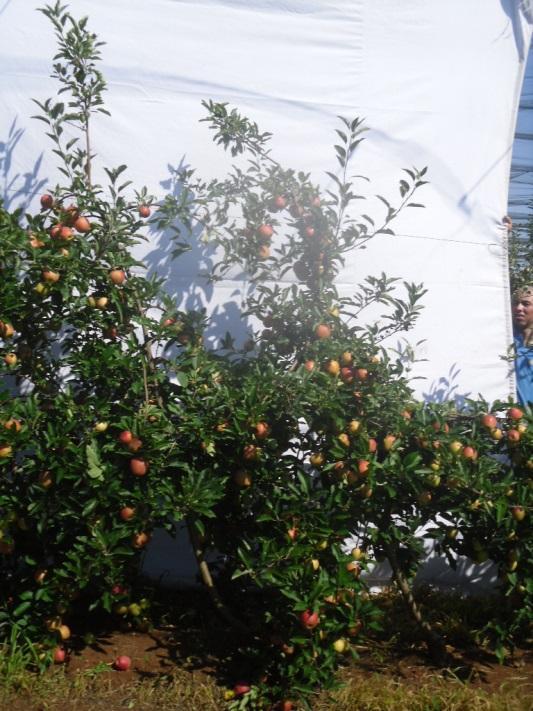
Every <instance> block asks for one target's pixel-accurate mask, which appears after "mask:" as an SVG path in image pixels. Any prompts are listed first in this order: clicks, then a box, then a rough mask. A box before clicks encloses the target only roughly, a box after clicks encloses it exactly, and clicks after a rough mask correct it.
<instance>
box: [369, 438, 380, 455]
mask: <svg viewBox="0 0 533 711" xmlns="http://www.w3.org/2000/svg"><path fill="white" fill-rule="evenodd" d="M377 448H378V443H377V442H376V440H375V439H373V438H372V437H371V438H370V439H369V440H368V451H369V452H370V453H371V454H373V453H374V452H376V451H377Z"/></svg>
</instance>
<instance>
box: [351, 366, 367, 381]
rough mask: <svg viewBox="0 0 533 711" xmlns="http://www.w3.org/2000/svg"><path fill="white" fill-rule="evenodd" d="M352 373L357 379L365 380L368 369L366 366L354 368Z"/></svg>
mask: <svg viewBox="0 0 533 711" xmlns="http://www.w3.org/2000/svg"><path fill="white" fill-rule="evenodd" d="M354 374H355V377H356V378H357V380H366V379H367V378H368V370H367V369H366V368H356V369H355V371H354Z"/></svg>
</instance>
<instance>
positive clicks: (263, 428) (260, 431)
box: [254, 422, 270, 439]
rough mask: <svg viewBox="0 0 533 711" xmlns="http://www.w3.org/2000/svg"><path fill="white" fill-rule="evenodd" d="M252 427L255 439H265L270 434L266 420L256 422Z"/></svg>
mask: <svg viewBox="0 0 533 711" xmlns="http://www.w3.org/2000/svg"><path fill="white" fill-rule="evenodd" d="M254 429H255V436H256V437H257V439H266V438H267V437H268V435H269V434H270V426H269V424H268V423H267V422H258V423H257V424H256V425H255V427H254Z"/></svg>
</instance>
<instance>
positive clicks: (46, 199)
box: [40, 194, 54, 210]
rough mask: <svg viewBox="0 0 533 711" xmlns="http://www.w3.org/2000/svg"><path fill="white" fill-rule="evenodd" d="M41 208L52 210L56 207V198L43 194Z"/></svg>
mask: <svg viewBox="0 0 533 711" xmlns="http://www.w3.org/2000/svg"><path fill="white" fill-rule="evenodd" d="M40 203H41V208H42V209H43V210H51V209H52V208H53V207H54V198H53V197H52V196H51V195H48V194H47V195H41V199H40Z"/></svg>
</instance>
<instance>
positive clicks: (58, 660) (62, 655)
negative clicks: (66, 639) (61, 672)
mask: <svg viewBox="0 0 533 711" xmlns="http://www.w3.org/2000/svg"><path fill="white" fill-rule="evenodd" d="M66 658H67V653H66V651H65V650H64V649H63V647H56V648H55V649H54V654H53V660H54V664H63V663H64V661H65V659H66Z"/></svg>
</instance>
